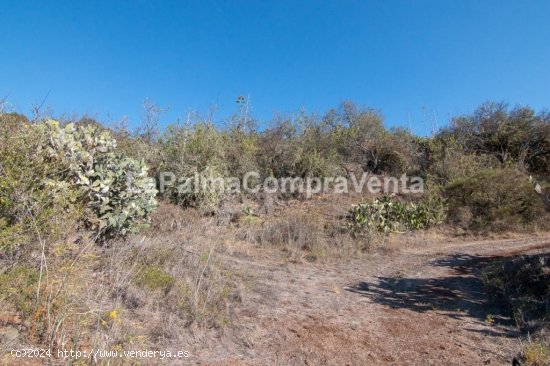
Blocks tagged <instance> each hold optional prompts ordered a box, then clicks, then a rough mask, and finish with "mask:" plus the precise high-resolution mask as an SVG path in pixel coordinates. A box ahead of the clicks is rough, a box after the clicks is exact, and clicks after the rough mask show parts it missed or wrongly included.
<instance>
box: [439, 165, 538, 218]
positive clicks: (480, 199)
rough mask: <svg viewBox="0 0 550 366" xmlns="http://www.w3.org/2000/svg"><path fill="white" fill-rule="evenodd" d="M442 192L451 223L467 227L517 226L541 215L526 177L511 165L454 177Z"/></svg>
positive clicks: (534, 194)
mask: <svg viewBox="0 0 550 366" xmlns="http://www.w3.org/2000/svg"><path fill="white" fill-rule="evenodd" d="M445 195H446V197H447V199H448V204H449V218H450V220H451V222H455V223H461V224H462V225H464V227H465V228H469V229H512V228H518V229H521V228H525V227H526V226H529V225H532V224H536V223H537V222H539V223H540V222H541V218H544V216H545V208H544V204H543V202H542V200H541V198H540V197H539V195H538V194H537V193H536V192H535V190H534V187H533V185H532V184H531V183H530V182H529V177H528V176H527V175H526V174H525V173H522V172H521V171H519V170H518V169H515V168H506V169H487V170H482V171H480V172H478V173H476V174H474V175H472V176H467V177H461V178H457V179H455V180H454V181H452V182H451V183H449V184H448V185H447V186H446V188H445Z"/></svg>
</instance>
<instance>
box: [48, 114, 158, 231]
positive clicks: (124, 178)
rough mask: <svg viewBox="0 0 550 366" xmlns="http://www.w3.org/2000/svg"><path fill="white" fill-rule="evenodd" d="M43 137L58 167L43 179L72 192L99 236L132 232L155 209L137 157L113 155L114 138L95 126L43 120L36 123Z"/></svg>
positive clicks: (152, 186)
mask: <svg viewBox="0 0 550 366" xmlns="http://www.w3.org/2000/svg"><path fill="white" fill-rule="evenodd" d="M38 128H40V129H41V131H42V132H43V133H44V135H45V136H46V137H47V139H46V143H45V144H44V145H43V146H42V149H43V151H44V152H45V158H46V159H47V160H53V161H56V162H58V164H59V166H60V167H61V168H63V170H61V171H60V172H59V173H58V174H55V175H54V176H52V177H51V178H47V179H46V183H47V184H48V185H49V186H50V187H51V188H52V189H53V190H57V191H65V190H73V189H76V190H77V191H78V198H77V199H78V200H81V201H82V202H84V206H85V208H87V209H89V210H90V211H91V212H92V213H93V214H94V215H93V216H92V217H89V218H87V220H86V221H87V223H88V224H89V225H90V226H91V227H92V228H93V229H94V230H97V231H98V232H99V233H100V234H101V235H102V236H112V235H117V234H123V235H124V234H126V233H127V232H131V231H135V230H136V229H137V228H139V226H140V225H141V224H142V223H143V221H144V219H146V218H147V217H148V215H149V214H150V213H151V212H152V211H153V210H154V209H155V207H156V200H155V195H156V193H157V191H156V189H155V184H154V182H153V181H152V179H150V178H149V177H148V176H147V167H146V166H145V164H144V163H143V162H141V161H136V160H134V159H131V158H128V157H126V156H123V155H120V154H116V153H115V151H114V150H115V148H116V141H115V140H114V139H113V138H111V136H110V134H109V133H108V132H107V131H101V130H100V129H99V128H98V127H97V126H94V125H84V126H75V125H73V124H68V125H66V126H64V127H61V126H60V125H59V122H57V121H53V120H49V121H46V122H44V123H42V124H39V125H38Z"/></svg>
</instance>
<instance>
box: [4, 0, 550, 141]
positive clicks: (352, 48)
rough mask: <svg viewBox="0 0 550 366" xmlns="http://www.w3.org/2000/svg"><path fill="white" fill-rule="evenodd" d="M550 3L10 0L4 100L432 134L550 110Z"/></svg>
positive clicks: (18, 105)
mask: <svg viewBox="0 0 550 366" xmlns="http://www.w3.org/2000/svg"><path fill="white" fill-rule="evenodd" d="M549 19H550V1H547V0H545V1H529V0H527V1H503V0H498V1H489V0H411V1H391V0H387V1H367V0H364V1H354V0H334V1H328V0H327V1H298V0H293V1H260V0H255V1H238V0H235V1H206V0H203V1H168V0H157V1H153V0H150V1H138V0H135V1H117V0H110V1H79V0H74V1H24V0H9V1H7V0H0V50H1V51H0V52H1V54H0V96H1V97H8V100H9V101H10V103H11V105H12V106H13V108H14V109H15V110H16V111H18V112H22V113H26V114H28V113H29V112H30V109H31V106H32V105H33V104H40V103H41V102H42V100H43V99H44V97H45V96H46V95H48V93H49V95H48V98H47V100H46V104H47V105H48V106H49V107H51V108H52V110H53V111H55V113H57V114H62V113H67V114H73V113H76V114H90V115H95V116H97V117H98V118H99V119H100V120H103V121H106V122H113V121H116V120H119V119H120V118H122V117H123V116H127V117H128V118H129V121H130V124H131V125H132V126H135V125H136V124H137V123H138V122H139V118H140V115H141V104H142V101H143V100H144V99H145V98H149V99H150V100H152V101H154V102H155V103H157V104H158V105H160V106H162V107H169V109H170V111H169V112H167V113H166V114H165V115H164V117H163V119H162V120H163V122H165V123H166V122H170V121H173V120H175V119H176V118H177V116H183V115H185V114H186V113H187V111H189V110H199V111H202V112H207V111H208V110H209V108H211V107H212V106H215V108H216V111H217V112H216V114H215V118H216V119H217V120H220V121H221V120H223V118H225V117H227V116H228V115H229V114H231V113H232V112H234V111H235V110H236V108H237V107H236V104H235V98H236V97H237V96H238V95H249V96H250V102H251V105H252V108H253V114H254V115H255V116H256V117H257V118H259V119H262V120H267V119H269V118H271V117H272V116H273V115H274V114H275V113H290V112H295V111H297V110H299V109H300V108H305V110H306V111H308V112H319V113H322V112H325V111H326V110H327V109H329V108H332V107H336V106H338V104H339V103H340V102H341V101H343V100H353V101H355V102H357V103H358V104H360V105H364V106H369V107H372V108H376V109H380V110H381V111H382V112H383V114H384V116H385V119H386V124H387V125H389V126H396V125H402V126H408V125H409V123H410V125H411V127H412V129H413V131H415V132H416V133H418V134H426V133H427V132H429V131H430V130H431V129H432V127H434V125H435V124H436V123H437V125H438V126H440V125H443V124H445V123H446V122H447V121H448V119H449V117H450V116H452V115H457V114H462V113H467V112H470V111H472V110H473V109H474V108H475V107H476V106H477V105H479V104H480V103H482V102H484V101H487V100H497V101H501V100H506V101H508V102H510V103H511V104H512V105H514V104H528V105H531V106H532V107H534V108H535V109H537V110H539V109H542V108H544V107H550V20H549Z"/></svg>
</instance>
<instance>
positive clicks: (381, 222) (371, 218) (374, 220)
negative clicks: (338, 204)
mask: <svg viewBox="0 0 550 366" xmlns="http://www.w3.org/2000/svg"><path fill="white" fill-rule="evenodd" d="M444 219H445V207H444V202H443V201H442V200H441V199H440V198H437V197H426V198H424V199H423V200H421V201H419V202H417V203H413V202H411V203H405V202H398V201H394V200H393V199H392V198H391V197H389V196H384V197H383V198H381V199H377V200H375V201H373V202H371V203H361V204H359V205H354V206H352V207H351V208H350V210H349V211H348V214H347V216H346V222H347V226H348V230H349V231H350V232H351V233H358V232H361V231H364V230H367V231H368V230H372V231H378V232H384V233H388V232H396V231H401V230H420V229H425V228H428V227H432V226H436V225H439V224H441V223H442V222H443V221H444Z"/></svg>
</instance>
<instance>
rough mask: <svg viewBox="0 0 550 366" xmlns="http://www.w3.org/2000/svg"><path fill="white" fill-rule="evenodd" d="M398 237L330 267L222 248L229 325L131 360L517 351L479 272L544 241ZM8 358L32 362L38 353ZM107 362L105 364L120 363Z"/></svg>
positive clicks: (257, 360) (377, 360) (335, 358)
mask: <svg viewBox="0 0 550 366" xmlns="http://www.w3.org/2000/svg"><path fill="white" fill-rule="evenodd" d="M397 240H398V241H396V242H393V243H390V244H389V245H386V246H385V247H383V248H380V249H379V250H377V251H375V252H374V253H370V254H368V255H365V256H362V257H361V258H355V259H351V260H347V261H340V262H337V263H324V264H323V263H307V262H305V263H289V261H288V258H287V257H286V256H285V255H284V253H279V254H277V251H276V250H273V249H265V251H262V250H259V251H257V252H256V251H243V252H238V251H234V252H233V253H231V254H227V255H226V257H225V264H226V266H228V267H229V268H231V270H232V271H233V272H234V273H238V274H239V277H240V278H241V279H242V286H243V288H244V290H243V291H242V294H241V297H242V298H241V299H240V301H233V302H232V304H233V305H231V306H232V308H231V309H229V312H230V314H231V321H230V323H229V324H227V325H226V326H225V327H224V328H222V329H221V330H219V329H218V330H215V331H209V330H208V329H193V328H190V329H188V330H184V331H182V334H185V338H182V339H179V340H176V341H175V342H174V343H173V344H171V345H170V346H171V347H170V348H171V349H173V350H188V351H189V352H190V354H191V357H190V358H188V359H182V360H171V361H166V360H160V359H154V360H140V361H141V363H146V364H148V362H149V363H150V364H154V365H163V364H169V365H219V366H221V365H228V366H229V365H233V366H234V365H281V366H282V365H285V366H286V365H511V364H512V359H513V357H514V356H516V355H517V354H518V352H519V350H520V349H521V345H520V342H519V338H518V337H519V333H518V332H517V330H516V328H514V326H513V325H512V324H511V323H510V319H508V318H506V317H505V316H503V315H501V313H500V310H499V309H498V307H495V306H493V305H491V304H490V303H489V302H488V299H487V296H486V294H485V293H484V288H483V284H482V282H481V279H480V270H481V268H482V267H483V266H484V265H485V264H487V263H488V262H490V261H494V260H497V259H499V258H503V257H511V256H516V255H520V254H527V253H540V252H548V251H550V236H539V237H535V238H519V239H507V240H481V241H471V240H470V241H464V240H462V241H461V240H460V239H456V238H455V239H444V238H441V237H440V238H438V239H437V240H430V239H429V238H428V237H427V238H422V237H420V238H410V237H406V236H403V237H402V238H401V237H397ZM244 252H246V253H244ZM10 319H11V318H10ZM0 329H1V328H0ZM5 329H8V328H5ZM10 329H11V328H10ZM6 357H7V356H6ZM5 360H6V358H4V361H5ZM10 360H11V361H10V362H13V361H18V362H19V363H18V364H19V365H40V364H41V361H39V360H37V359H27V360H14V359H12V358H11V359H10ZM117 361H118V360H113V361H108V362H107V363H105V364H109V365H118V364H119V363H117ZM134 361H136V360H134ZM50 362H51V364H62V363H56V361H50ZM57 362H60V361H59V360H58V361H57ZM125 362H126V363H123V364H134V363H128V360H126V361H125ZM14 364H15V363H14Z"/></svg>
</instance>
